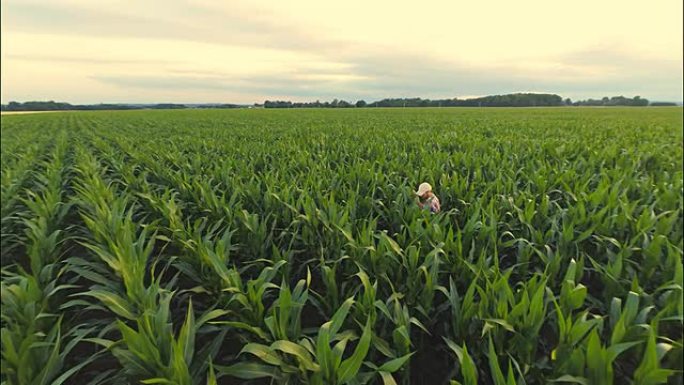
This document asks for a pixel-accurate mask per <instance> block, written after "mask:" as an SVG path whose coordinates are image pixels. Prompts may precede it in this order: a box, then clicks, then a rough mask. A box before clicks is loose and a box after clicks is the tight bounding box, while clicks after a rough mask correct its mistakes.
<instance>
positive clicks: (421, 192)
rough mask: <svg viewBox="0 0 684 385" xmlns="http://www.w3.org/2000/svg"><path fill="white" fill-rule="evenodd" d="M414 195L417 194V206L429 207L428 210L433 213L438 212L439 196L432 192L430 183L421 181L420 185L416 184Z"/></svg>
mask: <svg viewBox="0 0 684 385" xmlns="http://www.w3.org/2000/svg"><path fill="white" fill-rule="evenodd" d="M416 195H417V196H418V206H419V207H420V208H421V209H430V212H431V213H433V214H436V213H438V212H439V210H440V207H439V198H437V195H435V194H434V193H433V192H432V186H430V183H427V182H425V183H421V184H420V186H418V191H416Z"/></svg>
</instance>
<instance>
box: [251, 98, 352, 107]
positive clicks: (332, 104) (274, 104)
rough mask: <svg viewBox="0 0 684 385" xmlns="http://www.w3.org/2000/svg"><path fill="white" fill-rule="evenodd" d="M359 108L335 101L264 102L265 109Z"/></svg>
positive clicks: (344, 101)
mask: <svg viewBox="0 0 684 385" xmlns="http://www.w3.org/2000/svg"><path fill="white" fill-rule="evenodd" d="M350 107H358V106H357V105H356V104H351V103H349V102H347V101H346V100H337V99H333V100H332V101H331V102H320V101H318V100H316V101H315V102H291V101H289V100H288V101H285V100H267V101H265V102H264V108H350Z"/></svg>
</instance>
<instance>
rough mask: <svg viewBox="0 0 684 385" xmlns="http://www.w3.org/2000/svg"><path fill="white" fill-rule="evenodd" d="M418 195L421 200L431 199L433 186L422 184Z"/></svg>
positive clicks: (417, 192)
mask: <svg viewBox="0 0 684 385" xmlns="http://www.w3.org/2000/svg"><path fill="white" fill-rule="evenodd" d="M416 195H418V196H419V197H420V198H421V199H426V198H429V197H430V196H431V195H432V186H430V183H427V182H423V183H421V184H420V186H418V191H416Z"/></svg>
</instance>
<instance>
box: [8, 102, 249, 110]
mask: <svg viewBox="0 0 684 385" xmlns="http://www.w3.org/2000/svg"><path fill="white" fill-rule="evenodd" d="M242 107H245V106H242V105H239V104H192V105H187V104H174V103H158V104H70V103H64V102H55V101H52V100H50V101H46V102H41V101H31V102H24V103H19V102H9V103H8V104H7V105H4V104H3V105H2V106H0V109H2V111H66V110H88V111H92V110H140V109H145V108H146V109H155V110H176V109H184V108H242Z"/></svg>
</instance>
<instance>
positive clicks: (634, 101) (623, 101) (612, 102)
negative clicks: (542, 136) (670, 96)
mask: <svg viewBox="0 0 684 385" xmlns="http://www.w3.org/2000/svg"><path fill="white" fill-rule="evenodd" d="M567 100H569V99H567ZM566 104H568V103H566ZM572 105H573V106H605V107H609V106H633V107H637V106H648V105H649V104H648V99H642V98H641V97H640V96H635V97H633V98H626V97H624V96H613V97H612V98H609V97H607V96H604V97H603V98H602V99H587V100H579V101H576V102H573V103H572ZM672 105H675V104H674V103H672Z"/></svg>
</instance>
